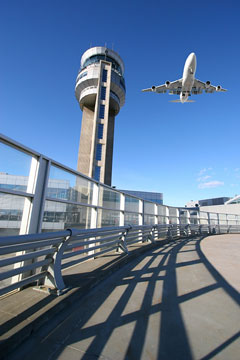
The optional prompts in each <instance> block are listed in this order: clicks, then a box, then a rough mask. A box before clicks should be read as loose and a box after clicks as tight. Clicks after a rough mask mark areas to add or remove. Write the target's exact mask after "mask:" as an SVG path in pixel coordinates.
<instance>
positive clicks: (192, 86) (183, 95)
mask: <svg viewBox="0 0 240 360" xmlns="http://www.w3.org/2000/svg"><path fill="white" fill-rule="evenodd" d="M196 67H197V58H196V55H195V54H194V53H191V54H190V55H188V57H187V60H186V62H185V65H184V69H183V76H182V78H181V79H179V80H175V81H172V82H170V81H166V82H165V84H163V85H159V86H152V87H151V88H149V89H143V90H142V91H143V92H146V91H153V92H156V93H166V92H167V91H169V94H171V95H172V94H175V95H180V99H179V100H173V101H172V102H180V103H185V102H194V100H188V97H189V96H191V94H194V95H197V94H202V92H203V91H204V90H205V92H206V93H213V92H215V91H218V92H219V91H227V90H226V89H223V88H222V87H221V86H220V85H218V86H214V85H212V84H211V82H210V81H206V82H203V81H200V80H198V79H195V72H196Z"/></svg>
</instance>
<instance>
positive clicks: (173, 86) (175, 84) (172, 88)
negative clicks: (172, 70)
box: [142, 79, 182, 94]
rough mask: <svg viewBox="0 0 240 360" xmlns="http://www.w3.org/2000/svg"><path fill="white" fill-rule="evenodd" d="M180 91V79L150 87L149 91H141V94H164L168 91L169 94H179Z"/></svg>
mask: <svg viewBox="0 0 240 360" xmlns="http://www.w3.org/2000/svg"><path fill="white" fill-rule="evenodd" d="M181 89H182V79H179V80H175V81H172V82H170V81H166V83H165V84H163V85H158V86H152V87H151V88H149V89H143V90H142V92H147V91H153V92H156V93H166V92H167V91H168V90H169V92H170V93H171V94H178V92H179V94H180V92H181Z"/></svg>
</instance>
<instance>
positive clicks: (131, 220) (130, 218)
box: [124, 212, 139, 225]
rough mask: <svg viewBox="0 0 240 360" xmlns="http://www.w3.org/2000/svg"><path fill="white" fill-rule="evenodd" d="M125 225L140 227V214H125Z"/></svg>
mask: <svg viewBox="0 0 240 360" xmlns="http://www.w3.org/2000/svg"><path fill="white" fill-rule="evenodd" d="M124 225H139V214H135V213H128V212H125V213H124Z"/></svg>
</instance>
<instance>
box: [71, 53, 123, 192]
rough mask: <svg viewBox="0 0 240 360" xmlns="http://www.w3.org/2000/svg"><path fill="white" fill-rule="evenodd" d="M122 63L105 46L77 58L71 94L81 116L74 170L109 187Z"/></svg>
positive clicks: (121, 100)
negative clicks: (74, 98)
mask: <svg viewBox="0 0 240 360" xmlns="http://www.w3.org/2000/svg"><path fill="white" fill-rule="evenodd" d="M125 92H126V90H125V81H124V64H123V61H122V59H121V58H120V56H119V55H118V54H117V53H116V52H115V51H113V50H110V49H107V48H106V47H93V48H90V49H88V50H87V51H86V52H85V53H84V54H83V56H82V58H81V68H80V71H79V73H78V76H77V80H76V87H75V95H76V98H77V100H78V102H79V105H80V108H81V110H82V112H83V115H82V128H81V136H80V145H79V152H78V165H77V170H78V171H79V172H81V173H83V174H85V175H87V176H89V177H91V178H94V179H95V180H98V181H101V182H102V183H105V184H107V185H110V186H111V180H112V157H113V138H114V122H115V116H116V115H117V114H118V113H119V111H120V108H121V107H122V106H123V104H124V102H125Z"/></svg>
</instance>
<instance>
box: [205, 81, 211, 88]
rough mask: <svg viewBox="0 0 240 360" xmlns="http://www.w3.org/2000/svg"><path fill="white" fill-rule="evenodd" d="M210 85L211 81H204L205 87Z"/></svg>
mask: <svg viewBox="0 0 240 360" xmlns="http://www.w3.org/2000/svg"><path fill="white" fill-rule="evenodd" d="M210 85H211V82H210V81H206V82H205V88H206V89H208V88H209V87H210Z"/></svg>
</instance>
